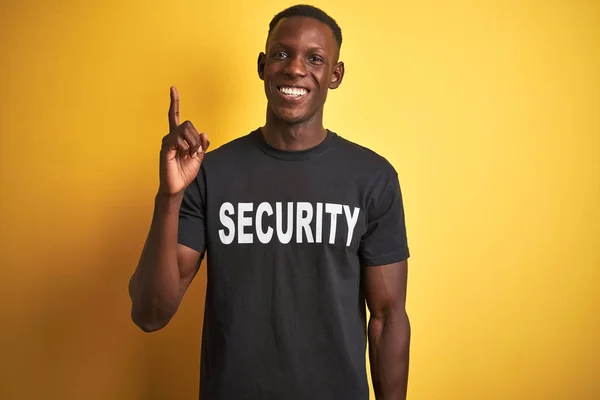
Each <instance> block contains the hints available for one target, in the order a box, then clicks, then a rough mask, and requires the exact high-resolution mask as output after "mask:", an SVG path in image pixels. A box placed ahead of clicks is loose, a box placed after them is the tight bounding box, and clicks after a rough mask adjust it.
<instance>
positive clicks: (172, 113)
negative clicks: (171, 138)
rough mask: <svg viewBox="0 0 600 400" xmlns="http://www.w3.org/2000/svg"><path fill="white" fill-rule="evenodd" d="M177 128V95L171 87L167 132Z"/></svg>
mask: <svg viewBox="0 0 600 400" xmlns="http://www.w3.org/2000/svg"><path fill="white" fill-rule="evenodd" d="M178 126H179V93H177V89H176V88H175V86H171V105H170V106H169V131H173V130H175V128H177V127H178Z"/></svg>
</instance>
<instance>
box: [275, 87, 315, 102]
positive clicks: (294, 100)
mask: <svg viewBox="0 0 600 400" xmlns="http://www.w3.org/2000/svg"><path fill="white" fill-rule="evenodd" d="M282 87H289V88H296V89H304V90H306V94H304V95H302V96H299V97H293V96H288V95H286V94H284V93H282V92H281V90H279V89H281V88H282ZM274 88H275V92H277V95H278V97H280V98H282V99H283V100H285V101H293V102H296V101H302V100H304V99H305V98H306V97H308V96H309V95H310V92H311V90H310V89H309V88H307V87H305V86H299V85H275V86H274Z"/></svg>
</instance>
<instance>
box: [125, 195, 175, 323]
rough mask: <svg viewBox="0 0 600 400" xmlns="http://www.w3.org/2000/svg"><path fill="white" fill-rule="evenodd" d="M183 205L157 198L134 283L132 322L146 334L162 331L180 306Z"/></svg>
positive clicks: (130, 286) (166, 197)
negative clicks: (179, 241) (179, 238)
mask: <svg viewBox="0 0 600 400" xmlns="http://www.w3.org/2000/svg"><path fill="white" fill-rule="evenodd" d="M181 201H182V198H181V196H178V197H168V196H164V195H160V194H158V195H157V196H156V198H155V205H154V214H153V217H152V223H151V225H150V231H149V233H148V237H147V239H146V243H145V245H144V248H143V250H142V254H141V256H140V260H139V263H138V266H137V268H136V271H135V273H134V274H133V276H132V278H131V281H130V285H129V293H130V296H131V301H132V310H131V315H132V319H133V321H134V322H135V323H136V325H138V326H139V327H140V328H141V329H143V330H144V331H153V330H157V329H160V328H162V327H163V326H164V325H166V324H167V323H168V321H169V320H170V318H171V317H172V316H173V315H174V314H175V311H176V310H177V307H178V306H179V301H180V286H181V276H180V272H179V267H178V263H177V233H178V232H177V231H178V221H179V207H180V205H181Z"/></svg>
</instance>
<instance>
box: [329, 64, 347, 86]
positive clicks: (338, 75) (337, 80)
mask: <svg viewBox="0 0 600 400" xmlns="http://www.w3.org/2000/svg"><path fill="white" fill-rule="evenodd" d="M342 79H344V63H343V62H342V61H340V62H338V63H337V64H336V65H335V67H334V68H333V74H331V81H330V82H329V89H337V88H338V87H339V86H340V85H341V83H342Z"/></svg>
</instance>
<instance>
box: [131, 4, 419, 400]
mask: <svg viewBox="0 0 600 400" xmlns="http://www.w3.org/2000/svg"><path fill="white" fill-rule="evenodd" d="M341 42H342V35H341V30H340V28H339V26H338V25H337V24H336V22H335V21H334V20H333V19H332V18H331V17H329V16H328V15H327V14H325V13H324V12H323V11H321V10H319V9H317V8H314V7H310V6H304V5H302V6H294V7H291V8H289V9H286V10H284V11H282V12H281V13H280V14H278V15H277V16H275V18H274V19H273V21H272V22H271V24H270V29H269V35H268V38H267V42H266V47H265V52H264V53H261V54H260V55H259V58H258V75H259V77H260V79H262V80H263V81H264V88H265V93H266V96H267V99H268V107H267V113H266V114H267V115H266V123H265V124H264V126H262V127H261V128H259V129H256V130H254V131H252V132H251V133H250V134H247V135H246V136H243V137H241V138H238V139H236V140H233V141H231V142H229V143H227V144H225V145H223V146H221V147H220V148H218V149H216V150H214V151H211V152H210V153H207V152H206V150H207V148H208V145H209V143H208V139H207V136H206V135H205V134H198V132H197V131H196V130H195V128H194V126H193V125H192V123H191V122H189V121H185V122H183V123H180V121H179V97H178V94H177V91H176V90H175V88H171V106H170V109H169V129H170V130H169V133H168V134H167V135H166V136H165V137H164V139H163V142H162V149H161V158H160V160H161V162H160V186H159V189H158V193H157V195H156V198H155V209H154V215H153V219H152V224H151V227H150V231H149V234H148V238H147V241H146V244H145V246H144V249H143V251H142V254H141V257H140V261H139V264H138V266H137V268H136V271H135V273H134V274H133V276H132V278H131V281H130V287H129V290H130V296H131V299H132V310H131V313H132V319H133V321H134V322H135V323H136V324H137V325H138V326H139V327H140V328H141V329H142V330H144V331H146V332H151V331H155V330H158V329H161V328H162V327H164V326H166V325H167V323H168V322H169V321H170V319H171V318H172V317H173V315H174V314H175V312H176V311H177V309H178V307H179V304H180V302H181V300H182V298H183V296H184V293H185V292H186V290H187V288H188V286H189V285H190V282H191V281H192V279H193V278H194V276H195V275H196V273H197V271H198V268H199V266H200V263H201V260H202V259H203V257H204V255H205V254H207V268H208V272H207V275H208V286H207V293H206V296H207V298H206V308H205V316H204V329H203V338H202V357H201V358H202V360H201V378H200V399H202V400H220V399H227V400H229V399H235V400H244V399H252V400H254V399H257V400H258V399H261V400H267V399H277V400H296V399H298V400H300V399H302V400H306V399H313V400H316V399H327V400H338V399H339V400H367V399H368V398H369V390H368V382H367V379H366V376H367V375H366V360H365V351H366V336H367V335H366V332H365V331H367V330H368V338H369V343H370V345H369V357H370V361H371V371H372V377H373V386H374V388H375V393H376V395H377V398H378V399H386V400H387V399H394V400H396V399H405V398H406V386H407V376H408V358H409V337H410V328H409V320H408V317H407V314H406V311H405V306H404V305H405V294H406V281H407V261H406V260H407V258H408V256H409V252H408V246H407V240H406V231H405V221H404V211H403V204H402V197H401V192H400V186H399V183H398V177H397V174H396V172H395V170H394V168H393V167H392V166H391V165H390V164H389V163H388V162H387V161H386V160H385V159H384V158H382V157H381V156H379V155H377V154H375V153H374V152H372V151H370V150H368V149H366V148H364V147H361V146H359V145H357V144H354V143H352V142H350V141H347V140H345V139H343V138H342V137H341V136H339V135H337V134H336V133H334V132H333V131H330V130H328V129H325V128H324V127H323V108H324V105H325V100H326V97H327V92H328V89H336V88H337V87H338V86H339V85H340V84H341V82H342V78H343V76H344V64H343V63H342V62H340V61H339V60H338V57H339V52H340V46H341ZM365 299H366V303H367V305H368V307H369V309H370V312H371V318H370V320H369V323H368V329H367V326H366V321H365V320H366V311H365Z"/></svg>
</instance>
